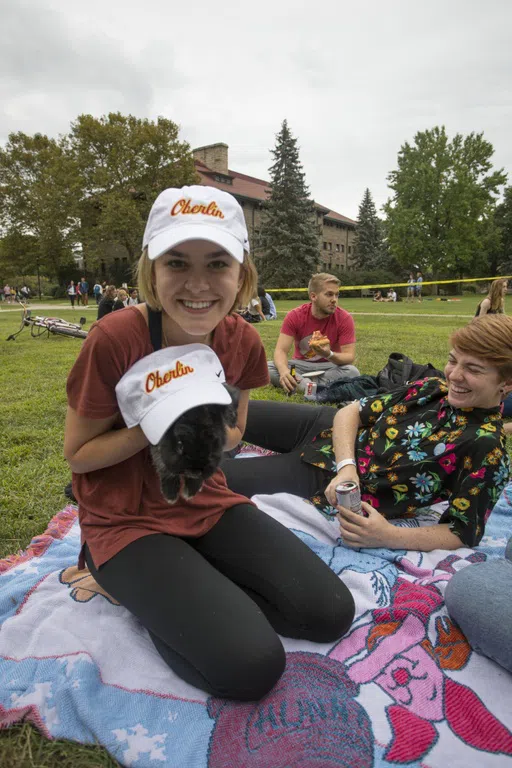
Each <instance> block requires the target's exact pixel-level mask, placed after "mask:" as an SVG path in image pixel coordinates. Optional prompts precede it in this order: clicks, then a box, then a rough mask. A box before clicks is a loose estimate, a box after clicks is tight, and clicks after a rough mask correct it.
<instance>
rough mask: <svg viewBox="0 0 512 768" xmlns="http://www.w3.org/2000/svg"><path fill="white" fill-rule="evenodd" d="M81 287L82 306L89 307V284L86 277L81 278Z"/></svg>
mask: <svg viewBox="0 0 512 768" xmlns="http://www.w3.org/2000/svg"><path fill="white" fill-rule="evenodd" d="M78 285H79V286H80V294H81V296H82V304H83V305H84V307H87V306H89V283H88V282H87V280H86V279H85V277H82V278H80V282H79V283H78Z"/></svg>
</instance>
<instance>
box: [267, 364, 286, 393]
mask: <svg viewBox="0 0 512 768" xmlns="http://www.w3.org/2000/svg"><path fill="white" fill-rule="evenodd" d="M291 363H292V361H291V360H289V361H288V370H290V366H291ZM267 365H268V373H269V376H270V383H271V384H272V386H273V387H277V388H279V387H280V386H281V384H280V383H279V372H278V370H277V368H276V365H275V363H274V361H273V360H268V361H267Z"/></svg>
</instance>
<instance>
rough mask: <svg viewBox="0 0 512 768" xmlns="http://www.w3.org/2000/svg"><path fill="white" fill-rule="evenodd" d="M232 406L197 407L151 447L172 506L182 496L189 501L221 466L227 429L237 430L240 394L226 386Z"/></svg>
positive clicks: (164, 492)
mask: <svg viewBox="0 0 512 768" xmlns="http://www.w3.org/2000/svg"><path fill="white" fill-rule="evenodd" d="M224 386H225V387H226V389H227V390H228V392H229V394H230V395H231V399H232V402H231V403H230V404H229V405H213V404H212V405H198V406H196V407H195V408H191V409H190V410H189V411H186V412H185V413H184V414H183V415H182V416H180V417H179V419H176V421H175V422H174V424H172V426H170V427H169V429H168V430H167V432H166V433H165V434H164V436H163V437H162V439H161V440H160V442H159V443H158V444H157V445H153V446H151V457H152V459H153V464H154V465H155V468H156V470H157V472H158V474H159V477H160V485H161V488H162V494H163V495H164V497H165V499H167V501H168V502H169V504H175V503H176V501H177V500H178V497H179V496H180V495H181V496H182V497H183V498H184V499H190V498H192V496H195V494H196V493H198V491H200V490H201V486H202V485H203V483H204V482H205V480H207V479H208V478H209V477H211V475H213V473H214V472H215V470H216V469H217V467H218V466H219V464H220V462H221V459H222V453H223V450H224V444H225V442H226V427H235V426H236V420H237V408H238V399H239V395H240V391H239V390H238V389H236V388H235V387H230V386H229V385H228V384H224Z"/></svg>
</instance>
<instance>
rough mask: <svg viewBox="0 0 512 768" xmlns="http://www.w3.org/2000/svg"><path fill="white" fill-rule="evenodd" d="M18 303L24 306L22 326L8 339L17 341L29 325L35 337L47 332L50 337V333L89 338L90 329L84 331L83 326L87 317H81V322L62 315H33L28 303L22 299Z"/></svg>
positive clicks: (31, 333)
mask: <svg viewBox="0 0 512 768" xmlns="http://www.w3.org/2000/svg"><path fill="white" fill-rule="evenodd" d="M18 303H19V304H21V306H22V307H23V311H22V314H21V326H20V328H19V330H17V331H16V333H11V335H10V336H8V337H7V341H16V338H17V337H18V336H19V335H20V333H21V332H22V330H23V329H24V328H27V327H29V328H30V335H31V336H32V337H33V338H34V339H38V338H39V337H40V336H44V335H45V334H46V336H47V337H49V336H50V333H52V334H55V335H57V336H72V337H73V338H75V339H85V338H87V333H88V331H84V329H83V327H82V326H84V325H85V323H86V322H87V319H86V318H85V317H81V318H80V322H79V323H70V322H68V321H67V320H63V319H62V318H60V317H45V316H41V315H35V316H34V317H32V310H30V309H27V306H26V304H24V303H23V302H22V301H20V302H18Z"/></svg>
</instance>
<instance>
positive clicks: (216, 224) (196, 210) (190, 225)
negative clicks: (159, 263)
mask: <svg viewBox="0 0 512 768" xmlns="http://www.w3.org/2000/svg"><path fill="white" fill-rule="evenodd" d="M187 240H208V241H209V242H211V243H215V244H216V245H218V246H219V247H220V248H221V249H222V250H223V251H227V252H228V253H230V254H231V256H233V258H234V259H236V260H237V261H239V262H240V264H242V262H243V260H244V251H247V252H248V251H249V237H248V235H247V226H246V224H245V218H244V213H243V211H242V208H241V206H240V205H239V203H238V202H237V200H235V198H234V197H233V195H230V194H229V192H223V191H222V190H220V189H215V188H214V187H200V186H191V187H181V188H180V189H174V188H170V189H164V191H163V192H161V193H160V194H159V195H158V197H157V199H156V200H155V202H154V203H153V206H152V208H151V211H150V213H149V217H148V223H147V224H146V230H145V232H144V238H143V241H142V246H143V248H146V247H147V249H148V256H149V258H150V259H151V260H152V259H158V257H159V256H162V254H164V253H167V251H169V250H171V248H176V247H177V246H179V245H180V243H184V242H186V241H187Z"/></svg>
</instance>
